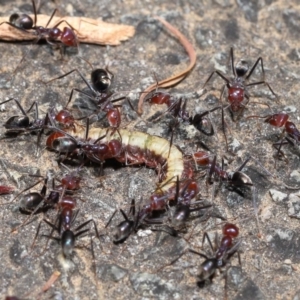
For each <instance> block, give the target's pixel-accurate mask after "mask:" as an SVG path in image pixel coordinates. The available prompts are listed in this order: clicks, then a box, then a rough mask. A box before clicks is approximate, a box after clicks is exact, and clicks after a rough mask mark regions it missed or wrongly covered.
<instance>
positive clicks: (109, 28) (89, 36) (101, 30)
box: [0, 15, 135, 46]
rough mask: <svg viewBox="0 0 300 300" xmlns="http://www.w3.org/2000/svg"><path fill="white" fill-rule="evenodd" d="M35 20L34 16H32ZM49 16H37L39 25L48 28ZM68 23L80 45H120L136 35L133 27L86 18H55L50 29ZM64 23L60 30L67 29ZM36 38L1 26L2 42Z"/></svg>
mask: <svg viewBox="0 0 300 300" xmlns="http://www.w3.org/2000/svg"><path fill="white" fill-rule="evenodd" d="M31 17H32V18H34V16H33V15H31ZM49 18H50V17H49V16H47V15H37V25H38V26H44V27H45V26H46V24H47V22H48V21H49ZM8 20H9V16H6V17H1V18H0V23H2V22H8ZM62 20H64V21H66V22H68V23H69V24H70V25H71V26H72V27H73V28H74V29H75V30H76V34H77V36H78V40H79V42H80V43H90V44H100V45H112V46H116V45H119V44H120V42H121V41H125V40H127V39H128V38H130V37H132V36H133V35H134V32H135V29H134V27H133V26H129V25H122V24H112V23H106V22H103V21H101V20H95V19H90V18H84V17H55V16H54V17H53V19H52V20H51V22H50V24H49V26H48V27H49V28H51V27H54V26H55V25H56V24H57V23H58V22H60V21H62ZM66 26H67V25H66V23H65V22H63V23H62V24H60V25H59V26H58V28H60V29H63V27H66ZM35 38H36V36H35V35H34V34H32V33H30V32H26V31H23V30H18V29H16V28H13V27H12V26H9V25H8V24H2V25H1V26H0V40H4V41H30V40H34V39H35Z"/></svg>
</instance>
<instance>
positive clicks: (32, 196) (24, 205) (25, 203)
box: [19, 192, 43, 211]
mask: <svg viewBox="0 0 300 300" xmlns="http://www.w3.org/2000/svg"><path fill="white" fill-rule="evenodd" d="M42 201H43V197H42V196H41V194H39V193H37V192H33V193H29V194H26V195H24V196H23V197H22V198H21V200H20V204H19V207H20V209H21V210H25V211H33V210H34V209H35V208H36V207H37V206H38V205H39V204H40V203H41V202H42Z"/></svg>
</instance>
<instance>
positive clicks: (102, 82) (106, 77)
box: [91, 69, 112, 92]
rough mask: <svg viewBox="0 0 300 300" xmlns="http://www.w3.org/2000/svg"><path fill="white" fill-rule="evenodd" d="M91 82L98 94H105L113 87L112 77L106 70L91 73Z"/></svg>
mask: <svg viewBox="0 0 300 300" xmlns="http://www.w3.org/2000/svg"><path fill="white" fill-rule="evenodd" d="M91 80H92V83H93V86H94V88H95V89H96V90H97V91H98V92H105V91H106V90H107V89H108V88H109V86H110V85H111V81H112V75H111V74H109V73H108V72H107V71H106V70H104V69H96V70H93V71H92V73H91Z"/></svg>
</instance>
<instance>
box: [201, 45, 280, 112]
mask: <svg viewBox="0 0 300 300" xmlns="http://www.w3.org/2000/svg"><path fill="white" fill-rule="evenodd" d="M230 58H231V69H232V73H233V78H228V77H227V76H225V75H224V74H223V73H221V72H220V71H218V70H215V71H213V72H212V73H211V74H210V75H209V77H208V79H207V80H206V82H205V83H204V86H203V89H204V88H205V86H206V85H207V83H208V82H209V81H210V80H211V78H212V76H213V75H214V74H215V73H216V74H217V75H218V76H219V77H221V78H222V79H223V80H224V81H225V83H226V84H225V85H224V86H223V89H222V93H221V99H222V96H223V93H224V91H225V87H226V88H227V89H228V102H229V109H230V112H231V115H232V116H233V115H234V113H239V114H238V115H241V114H242V113H243V111H244V109H245V107H246V105H247V104H248V102H249V100H250V97H249V93H248V91H247V88H248V87H249V86H254V85H260V84H264V85H266V86H267V87H268V88H269V90H270V92H271V93H272V94H273V95H274V96H275V97H276V99H277V98H278V96H277V95H276V94H275V93H274V91H273V90H272V88H271V86H270V85H269V83H268V82H266V81H265V80H264V76H265V70H264V66H263V59H262V57H259V58H258V59H257V60H256V62H255V63H254V65H253V66H252V68H251V69H250V71H249V65H248V63H247V62H246V61H244V60H240V61H239V62H238V63H237V64H236V65H234V54H233V48H230ZM259 63H260V64H261V69H262V74H263V80H262V81H257V82H251V83H248V80H249V79H250V77H251V75H252V74H253V72H254V70H255V69H256V67H257V65H258V64H259Z"/></svg>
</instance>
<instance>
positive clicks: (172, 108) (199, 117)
mask: <svg viewBox="0 0 300 300" xmlns="http://www.w3.org/2000/svg"><path fill="white" fill-rule="evenodd" d="M148 99H149V101H150V103H151V104H159V105H161V104H166V105H167V106H168V109H167V111H166V112H165V113H168V112H169V113H170V114H171V115H172V116H173V117H174V118H177V120H178V121H183V122H187V123H189V124H190V125H193V126H194V127H195V128H196V129H197V130H199V131H200V132H202V133H203V134H205V135H207V136H212V135H214V128H213V126H212V124H211V121H210V120H209V119H208V118H207V117H206V116H207V115H208V114H209V113H211V112H214V111H215V110H217V109H220V108H221V107H220V106H218V107H216V108H213V109H211V110H208V111H205V112H203V113H201V114H196V115H194V116H193V117H190V116H189V112H188V111H187V110H186V104H187V99H185V100H184V102H183V100H182V98H179V99H175V98H174V97H173V96H172V95H170V94H169V93H165V92H160V91H156V92H155V93H154V94H153V95H152V96H151V97H150V98H148ZM165 113H164V114H165ZM161 116H162V115H160V116H159V117H161Z"/></svg>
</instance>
